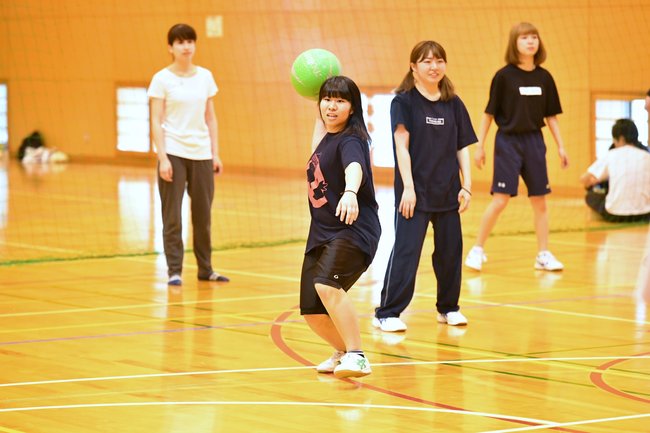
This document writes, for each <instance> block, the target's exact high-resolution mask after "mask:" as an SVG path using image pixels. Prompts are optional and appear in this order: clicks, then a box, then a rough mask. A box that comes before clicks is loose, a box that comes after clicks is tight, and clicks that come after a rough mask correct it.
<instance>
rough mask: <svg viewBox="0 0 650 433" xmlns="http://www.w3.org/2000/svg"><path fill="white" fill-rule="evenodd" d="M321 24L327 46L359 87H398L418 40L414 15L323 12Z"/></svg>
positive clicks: (397, 12) (371, 12) (411, 13)
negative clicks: (412, 49)
mask: <svg viewBox="0 0 650 433" xmlns="http://www.w3.org/2000/svg"><path fill="white" fill-rule="evenodd" d="M319 24H320V26H321V28H322V29H323V36H322V37H323V40H324V41H325V45H326V46H327V47H330V48H329V49H330V50H331V51H333V52H334V53H335V54H336V56H337V57H338V58H339V60H340V61H341V64H342V66H343V73H344V74H345V75H348V76H350V78H352V79H353V80H355V82H356V83H357V84H358V85H360V86H380V87H383V86H386V87H388V88H394V87H396V86H397V85H398V84H399V82H400V81H401V80H402V77H403V76H404V74H405V73H406V71H407V70H408V61H409V53H410V51H411V48H412V47H413V44H414V43H416V42H417V41H418V34H417V26H416V22H415V15H414V13H413V12H404V11H377V10H374V11H366V12H358V13H356V14H349V15H341V14H340V13H338V12H323V13H322V14H320V19H319Z"/></svg>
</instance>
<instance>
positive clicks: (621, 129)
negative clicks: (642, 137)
mask: <svg viewBox="0 0 650 433" xmlns="http://www.w3.org/2000/svg"><path fill="white" fill-rule="evenodd" d="M621 137H623V139H624V140H625V143H627V144H631V145H633V146H636V147H638V148H639V149H643V150H648V148H647V147H645V146H644V145H643V144H642V143H641V142H640V141H639V130H638V129H636V125H635V124H634V122H633V121H631V120H630V119H618V120H617V121H616V123H614V126H612V138H613V139H614V140H618V139H619V138H621Z"/></svg>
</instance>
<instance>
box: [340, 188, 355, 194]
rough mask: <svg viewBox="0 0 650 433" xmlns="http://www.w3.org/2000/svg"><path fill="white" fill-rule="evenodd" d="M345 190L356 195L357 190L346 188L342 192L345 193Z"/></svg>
mask: <svg viewBox="0 0 650 433" xmlns="http://www.w3.org/2000/svg"><path fill="white" fill-rule="evenodd" d="M346 192H351V193H352V194H354V195H357V192H356V191H352V190H351V189H346V190H345V191H343V194H345V193H346Z"/></svg>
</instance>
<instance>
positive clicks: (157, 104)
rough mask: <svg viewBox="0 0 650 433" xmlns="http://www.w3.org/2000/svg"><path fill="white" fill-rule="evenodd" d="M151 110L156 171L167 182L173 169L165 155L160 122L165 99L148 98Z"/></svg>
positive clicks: (162, 117) (163, 135) (163, 132)
mask: <svg viewBox="0 0 650 433" xmlns="http://www.w3.org/2000/svg"><path fill="white" fill-rule="evenodd" d="M149 101H150V111H151V134H152V136H153V144H154V146H156V150H157V154H158V163H159V167H158V172H159V174H160V177H161V178H162V179H163V180H164V181H167V182H171V181H172V176H173V171H172V164H171V162H169V158H168V157H167V148H166V147H165V131H164V130H163V127H162V124H163V122H164V119H165V100H164V99H161V98H150V99H149Z"/></svg>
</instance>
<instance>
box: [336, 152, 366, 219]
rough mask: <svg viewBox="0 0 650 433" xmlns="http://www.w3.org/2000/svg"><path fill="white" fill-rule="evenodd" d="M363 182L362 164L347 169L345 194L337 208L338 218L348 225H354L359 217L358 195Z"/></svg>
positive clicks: (354, 164)
mask: <svg viewBox="0 0 650 433" xmlns="http://www.w3.org/2000/svg"><path fill="white" fill-rule="evenodd" d="M362 180H363V170H362V169H361V164H359V163H358V162H352V163H350V164H349V165H348V166H347V167H345V192H344V193H343V195H342V196H341V200H339V204H338V205H337V206H336V214H335V215H336V216H338V217H340V220H341V221H345V223H346V224H352V223H353V222H355V221H356V220H357V217H358V216H359V202H358V200H357V193H358V191H359V187H361V181H362Z"/></svg>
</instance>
